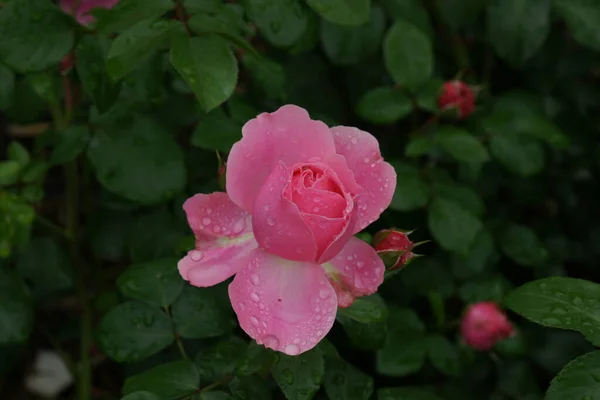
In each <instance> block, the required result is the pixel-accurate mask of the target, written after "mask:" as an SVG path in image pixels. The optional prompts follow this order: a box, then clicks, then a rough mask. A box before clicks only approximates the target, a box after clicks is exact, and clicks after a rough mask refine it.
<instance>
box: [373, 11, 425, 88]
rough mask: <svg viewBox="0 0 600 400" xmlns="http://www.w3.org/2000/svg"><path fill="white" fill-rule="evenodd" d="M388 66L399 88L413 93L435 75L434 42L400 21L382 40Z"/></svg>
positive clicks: (403, 21)
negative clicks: (432, 43) (401, 87)
mask: <svg viewBox="0 0 600 400" xmlns="http://www.w3.org/2000/svg"><path fill="white" fill-rule="evenodd" d="M383 57H384V60H385V67H386V69H387V71H388V73H389V74H390V76H391V77H392V79H393V80H394V82H396V83H397V84H398V85H401V86H404V87H406V88H408V89H411V90H414V89H416V88H417V87H419V85H421V84H423V83H424V82H426V81H427V80H428V79H429V78H430V77H431V75H432V73H433V49H432V45H431V41H430V40H429V38H428V37H427V35H425V34H424V33H423V32H422V31H421V30H420V29H419V28H417V27H416V26H414V25H413V24H411V23H410V22H408V21H405V20H402V19H398V20H396V22H395V23H394V25H393V26H392V27H391V28H390V30H389V31H388V32H387V34H386V35H385V39H384V40H383Z"/></svg>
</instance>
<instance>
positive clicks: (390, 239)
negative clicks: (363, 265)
mask: <svg viewBox="0 0 600 400" xmlns="http://www.w3.org/2000/svg"><path fill="white" fill-rule="evenodd" d="M411 233H412V232H410V231H408V232H407V231H401V230H398V229H384V230H382V231H379V232H378V233H377V234H375V236H373V247H374V248H375V251H376V252H377V254H379V257H381V259H382V260H383V263H384V264H385V266H386V267H387V268H388V269H390V270H393V269H398V268H401V267H403V266H406V265H407V264H408V263H409V262H410V261H412V260H413V259H414V258H415V257H418V256H419V255H418V254H415V253H413V252H412V250H413V249H414V248H415V247H416V246H418V245H419V244H421V243H417V244H415V243H413V242H412V241H411V240H410V239H409V238H408V235H410V234H411Z"/></svg>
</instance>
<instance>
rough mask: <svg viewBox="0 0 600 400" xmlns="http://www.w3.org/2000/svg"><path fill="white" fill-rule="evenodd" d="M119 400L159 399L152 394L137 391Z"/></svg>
mask: <svg viewBox="0 0 600 400" xmlns="http://www.w3.org/2000/svg"><path fill="white" fill-rule="evenodd" d="M121 400H160V397H158V396H157V395H155V394H154V393H150V392H144V391H139V392H133V393H130V394H128V395H126V396H123V397H122V398H121Z"/></svg>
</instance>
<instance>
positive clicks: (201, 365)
mask: <svg viewBox="0 0 600 400" xmlns="http://www.w3.org/2000/svg"><path fill="white" fill-rule="evenodd" d="M246 347H247V344H246V342H244V341H242V340H240V339H238V338H236V337H233V338H231V339H230V340H222V341H220V342H219V343H217V344H216V345H214V346H212V347H210V348H208V349H206V350H203V351H201V352H200V353H198V354H197V355H196V357H195V359H194V365H195V366H196V368H197V369H198V373H199V375H200V381H201V382H203V383H202V384H203V386H204V385H206V383H208V382H215V381H217V380H219V379H223V378H225V377H227V376H230V375H233V371H234V369H235V367H236V366H237V364H238V362H239V361H240V359H241V358H242V357H244V353H245V351H246Z"/></svg>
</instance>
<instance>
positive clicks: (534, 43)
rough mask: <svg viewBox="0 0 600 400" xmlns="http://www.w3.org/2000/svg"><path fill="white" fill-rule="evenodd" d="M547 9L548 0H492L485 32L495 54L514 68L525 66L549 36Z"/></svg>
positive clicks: (549, 5) (549, 2) (548, 8)
mask: <svg viewBox="0 0 600 400" xmlns="http://www.w3.org/2000/svg"><path fill="white" fill-rule="evenodd" d="M550 8H551V0H539V1H534V2H532V1H529V0H491V1H490V5H489V6H488V8H487V30H488V37H489V40H490V41H491V44H492V46H493V47H494V50H495V51H496V53H498V55H499V56H500V57H501V58H503V59H504V60H506V61H507V62H508V63H509V64H511V65H513V66H516V67H520V66H522V65H523V64H525V62H526V61H528V60H529V59H530V58H531V57H532V56H533V55H534V54H535V53H536V52H537V51H538V50H539V49H540V48H541V47H542V45H543V44H544V42H545V41H546V38H547V37H548V34H549V33H550Z"/></svg>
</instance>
